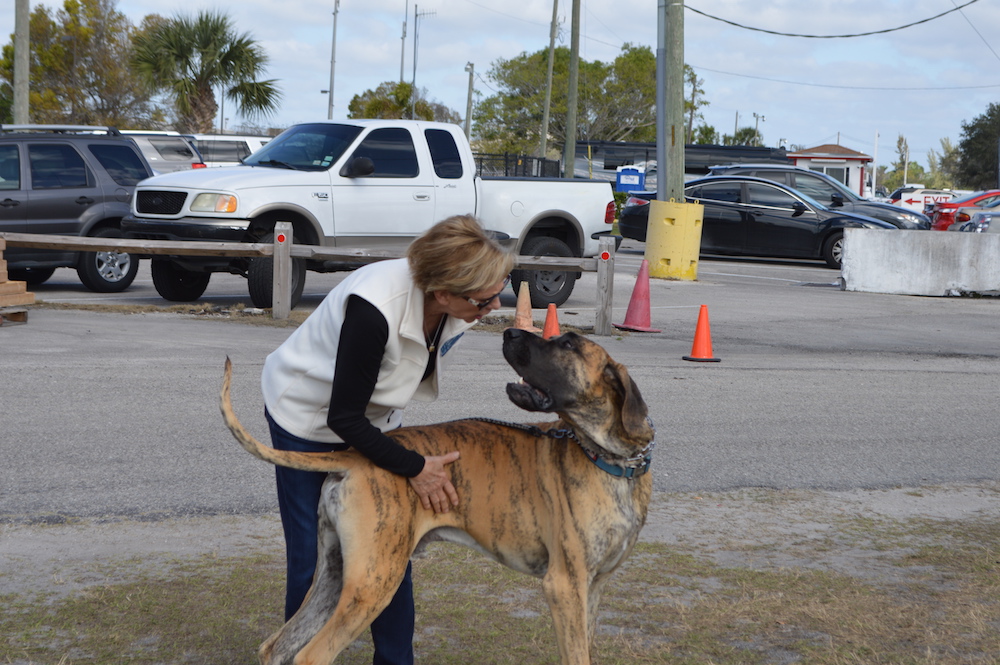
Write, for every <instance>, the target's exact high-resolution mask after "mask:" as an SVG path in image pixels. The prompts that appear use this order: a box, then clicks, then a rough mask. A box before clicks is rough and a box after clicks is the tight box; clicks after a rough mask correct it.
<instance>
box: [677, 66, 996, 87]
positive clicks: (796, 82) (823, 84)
mask: <svg viewBox="0 0 1000 665" xmlns="http://www.w3.org/2000/svg"><path fill="white" fill-rule="evenodd" d="M689 64H690V63H689ZM690 66H691V68H692V69H695V70H701V71H705V72H712V73H713V74H725V75H727V76H738V77H741V78H748V79H756V80H758V81H770V82H771V83H785V84H787V85H804V86H809V87H811V88H834V89H837V90H878V91H882V92H907V91H935V90H983V89H986V88H1000V83H992V84H989V85H959V86H947V87H941V88H928V87H919V86H912V87H886V86H864V85H832V84H828V83H810V82H807V81H787V80H784V79H776V78H769V77H767V76H754V75H752V74H736V73H735V72H724V71H722V70H721V69H711V68H709V67H699V66H698V65H690Z"/></svg>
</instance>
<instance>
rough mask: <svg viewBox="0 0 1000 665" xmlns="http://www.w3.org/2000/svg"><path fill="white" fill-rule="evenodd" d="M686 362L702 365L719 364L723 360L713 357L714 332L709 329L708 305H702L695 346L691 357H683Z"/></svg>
mask: <svg viewBox="0 0 1000 665" xmlns="http://www.w3.org/2000/svg"><path fill="white" fill-rule="evenodd" d="M682 358H683V359H684V360H693V361H695V362H701V363H717V362H720V361H721V360H722V359H721V358H713V357H712V331H711V330H709V327H708V305H702V306H701V309H700V310H698V327H697V328H695V330H694V344H693V345H692V346H691V355H689V356H682Z"/></svg>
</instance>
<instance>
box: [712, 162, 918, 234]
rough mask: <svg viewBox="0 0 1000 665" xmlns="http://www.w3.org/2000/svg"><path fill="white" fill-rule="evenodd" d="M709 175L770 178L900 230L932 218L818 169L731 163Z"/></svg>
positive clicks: (817, 198)
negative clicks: (866, 194) (868, 195)
mask: <svg viewBox="0 0 1000 665" xmlns="http://www.w3.org/2000/svg"><path fill="white" fill-rule="evenodd" d="M709 172H710V174H711V175H747V176H755V177H757V178H764V179H765V180H773V181H774V182H777V183H779V184H782V185H785V186H786V187H788V188H789V189H794V190H796V191H799V192H802V193H803V194H805V195H806V196H809V197H811V198H813V199H815V200H816V201H819V202H820V203H822V204H823V205H825V206H827V207H828V208H830V209H835V210H843V211H844V212H853V213H857V214H859V215H866V216H868V217H874V218H875V219H881V220H882V221H883V222H889V223H890V224H892V225H893V226H895V227H896V228H900V229H929V228H930V227H931V220H930V218H929V217H927V216H926V215H924V214H923V213H921V212H917V211H914V210H907V209H906V208H901V207H899V206H897V205H891V204H889V203H881V202H878V201H869V200H868V199H864V198H861V197H860V196H858V195H857V194H855V193H854V192H853V191H851V190H850V189H849V188H848V187H847V186H846V185H844V184H843V183H841V182H839V181H837V180H835V179H834V178H831V177H830V176H828V175H827V174H825V173H820V172H819V171H810V170H809V169H804V168H800V167H798V166H784V165H781V164H732V165H729V166H713V167H711V168H710V169H709Z"/></svg>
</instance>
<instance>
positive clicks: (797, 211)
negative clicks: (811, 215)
mask: <svg viewBox="0 0 1000 665" xmlns="http://www.w3.org/2000/svg"><path fill="white" fill-rule="evenodd" d="M792 210H793V211H794V212H792V217H798V216H799V215H802V214H805V213H807V212H809V207H808V206H806V204H805V203H803V202H802V201H796V202H795V203H793V204H792Z"/></svg>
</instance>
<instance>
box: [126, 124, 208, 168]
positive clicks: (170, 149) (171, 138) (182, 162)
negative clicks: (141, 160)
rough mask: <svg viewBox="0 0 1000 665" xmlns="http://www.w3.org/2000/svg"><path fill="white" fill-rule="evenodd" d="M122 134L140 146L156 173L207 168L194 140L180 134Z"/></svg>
mask: <svg viewBox="0 0 1000 665" xmlns="http://www.w3.org/2000/svg"><path fill="white" fill-rule="evenodd" d="M121 133H122V134H124V135H125V136H127V137H128V138H130V139H132V140H133V141H134V142H135V144H136V145H137V146H139V150H141V151H142V155H143V157H145V158H146V161H147V162H149V165H150V166H152V167H153V171H154V172H155V173H173V172H174V171H187V170H188V169H203V168H205V160H204V159H202V157H201V154H200V153H199V152H198V148H196V147H195V145H194V140H192V139H189V138H187V137H185V136H182V135H181V134H179V133H178V132H170V131H163V132H154V131H145V130H137V129H123V130H122V132H121Z"/></svg>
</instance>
